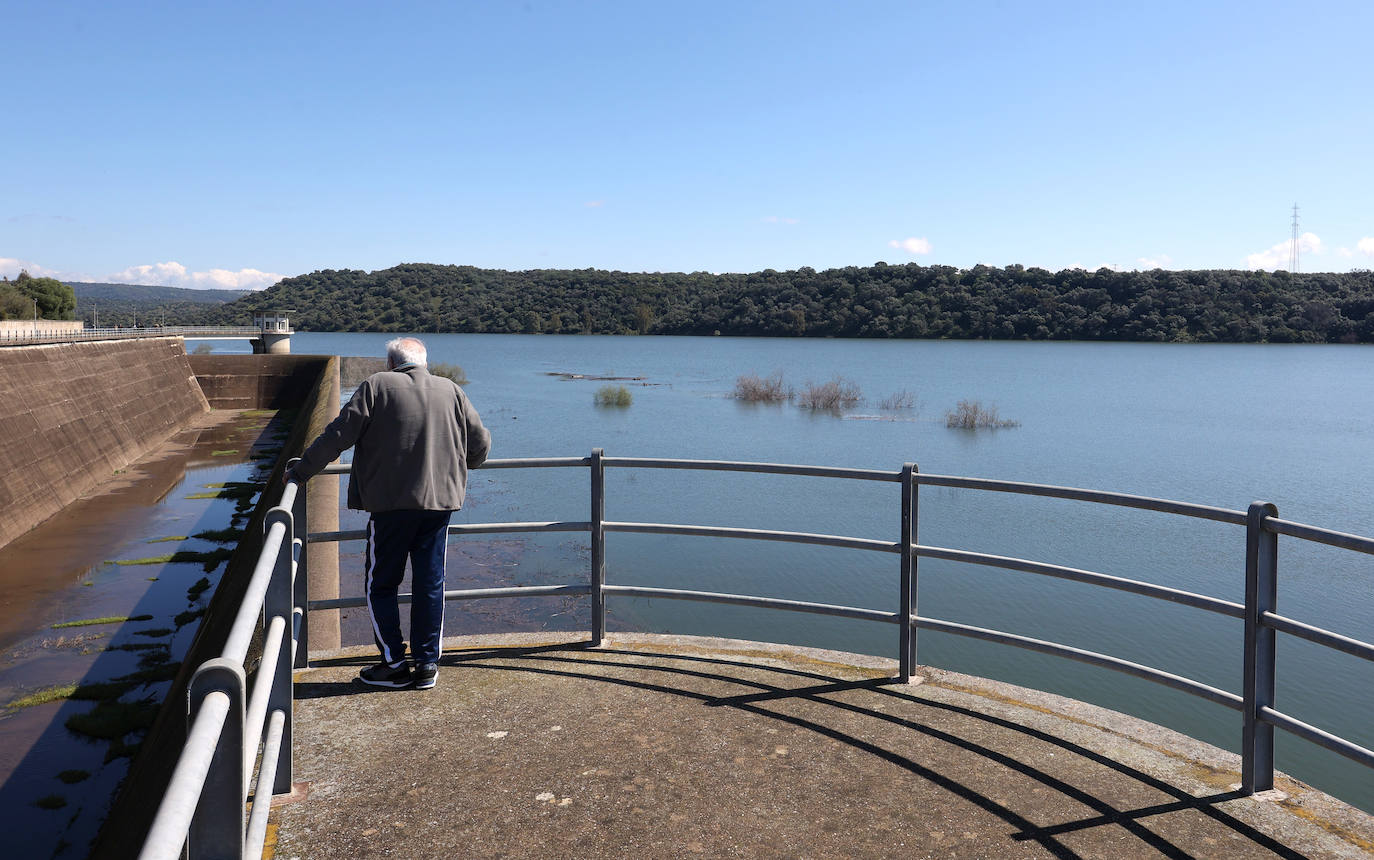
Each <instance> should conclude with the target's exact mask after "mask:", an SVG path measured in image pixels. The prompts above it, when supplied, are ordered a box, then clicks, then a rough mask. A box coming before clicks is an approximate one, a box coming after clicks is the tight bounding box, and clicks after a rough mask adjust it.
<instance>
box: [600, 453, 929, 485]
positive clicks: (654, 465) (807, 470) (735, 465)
mask: <svg viewBox="0 0 1374 860" xmlns="http://www.w3.org/2000/svg"><path fill="white" fill-rule="evenodd" d="M601 462H602V464H603V465H605V466H606V467H608V468H609V467H612V466H614V467H616V468H621V469H695V470H699V471H703V472H756V473H763V474H769V475H798V476H801V477H807V478H847V479H849V480H855V481H887V482H899V481H901V480H902V473H901V472H900V471H896V472H887V471H882V470H880V469H847V468H838V467H833V466H801V465H794V464H791V463H747V462H738V461H734V460H672V459H661V458H656V457H604V458H602V460H601Z"/></svg>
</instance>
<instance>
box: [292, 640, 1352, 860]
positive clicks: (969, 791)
mask: <svg viewBox="0 0 1374 860" xmlns="http://www.w3.org/2000/svg"><path fill="white" fill-rule="evenodd" d="M450 642H451V645H452V646H453V647H454V648H455V649H458V650H453V651H447V652H446V656H445V658H444V662H443V666H442V668H441V670H440V677H439V685H438V687H437V688H436V689H434V690H430V691H413V690H405V691H399V692H395V691H379V690H374V689H371V688H364V687H363V686H361V685H359V684H357V683H356V682H354V681H353V680H352V679H353V678H354V676H355V675H356V674H357V672H358V670H359V669H360V668H362V667H363V666H365V665H368V664H369V663H370V662H372V661H373V659H375V658H374V657H373V656H372V655H373V653H374V652H373V650H372V649H371V648H367V649H351V650H348V651H343V652H336V653H334V654H330V655H318V654H317V655H315V658H316V659H315V661H314V666H315V668H312V669H309V670H305V671H301V672H299V673H298V674H297V678H298V681H299V683H298V686H297V696H298V699H297V702H296V759H295V766H296V779H297V781H298V783H299V785H298V789H297V792H296V793H295V795H294V797H293V798H290V799H287V800H286V802H282V803H280V805H279V806H278V808H277V809H276V811H275V812H274V819H273V830H272V833H271V834H269V848H270V849H273V848H274V850H275V855H276V856H277V857H279V858H335V857H338V858H351V857H400V858H421V857H446V858H447V857H541V858H565V857H566V858H587V857H626V858H629V857H635V858H639V857H655V858H656V857H696V856H701V857H769V858H771V857H902V858H918V857H994V858H999V860H1001V858H1015V857H1084V858H1098V857H1112V858H1115V857H1157V856H1165V857H1206V858H1221V857H1285V858H1297V857H1364V858H1367V857H1374V817H1371V816H1368V815H1365V814H1364V813H1361V812H1359V811H1358V810H1355V809H1352V808H1351V807H1349V806H1346V805H1344V804H1342V803H1340V802H1338V801H1335V800H1333V799H1331V798H1329V797H1327V796H1326V795H1323V794H1321V793H1319V792H1316V791H1314V790H1313V789H1311V788H1309V787H1308V786H1306V785H1303V784H1302V783H1298V782H1296V781H1294V780H1290V779H1287V778H1284V779H1282V780H1281V782H1280V786H1279V788H1280V789H1281V792H1282V794H1281V795H1278V796H1275V797H1271V798H1268V799H1255V798H1245V797H1240V796H1238V795H1237V794H1236V793H1234V791H1232V789H1231V786H1232V785H1233V784H1236V783H1238V782H1239V779H1240V777H1239V767H1240V762H1239V759H1238V758H1237V757H1236V756H1234V755H1231V754H1229V753H1226V752H1223V751H1221V750H1218V749H1216V748H1215V747H1211V746H1208V745H1206V744H1202V743H1200V742H1197V741H1194V740H1191V739H1189V738H1186V737H1183V736H1181V735H1179V734H1176V733H1174V732H1171V731H1168V730H1166V729H1162V728H1160V727H1158V726H1154V725H1151V724H1148V723H1143V722H1140V721H1138V720H1134V719H1131V718H1128V717H1125V716H1122V715H1121V714H1117V713H1115V712H1112V711H1107V710H1104V709H1101V708H1097V707H1093V706H1091V705H1085V704H1083V703H1081V702H1074V701H1070V700H1066V699H1061V698H1058V697H1055V696H1050V695H1047V694H1044V693H1038V692H1035V691H1031V690H1026V689H1023V688H1019V687H1013V686H1010V685H1006V684H999V683H995V682H990V681H984V680H980V679H976V678H970V677H968V676H963V675H957V674H954V673H950V672H943V671H939V670H933V669H922V671H921V676H922V683H919V684H913V685H897V684H892V683H890V682H886V681H885V679H886V678H887V677H889V676H890V675H891V674H893V673H894V672H895V664H894V663H892V662H891V661H884V660H879V659H876V658H866V657H861V656H856V655H852V654H837V653H834V652H824V651H815V650H809V649H800V648H792V647H780V646H771V645H762V644H758V643H752V642H740V641H733V640H719V639H700V638H689V637H675V636H648V635H623V634H617V635H613V636H611V637H609V638H608V639H607V641H606V643H605V644H604V645H603V647H601V648H599V649H586V648H584V647H579V646H578V645H577V644H576V643H575V642H569V641H567V640H563V641H559V640H558V639H556V638H555V637H553V636H551V635H534V634H522V635H513V636H503V637H473V638H456V639H453V640H450ZM273 843H275V844H274V845H273Z"/></svg>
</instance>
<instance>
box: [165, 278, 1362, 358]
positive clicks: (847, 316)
mask: <svg viewBox="0 0 1374 860" xmlns="http://www.w3.org/2000/svg"><path fill="white" fill-rule="evenodd" d="M276 309H291V310H292V311H293V313H292V314H291V317H292V322H293V325H294V326H295V327H296V328H298V329H301V330H307V331H385V332H391V331H396V332H400V331H418V332H424V331H445V332H449V331H451V332H525V333H531V334H533V333H562V334H579V333H583V334H635V333H639V334H669V335H710V334H722V335H763V336H778V337H784V336H796V335H806V336H809V337H882V338H886V337H903V338H907V337H910V338H965V339H972V338H990V339H991V338H995V339H1031V340H1051V339H1053V340H1131V341H1181V342H1214V341H1215V342H1270V343H1374V273H1371V272H1369V271H1356V272H1350V273H1346V274H1333V273H1313V274H1290V273H1288V272H1282V271H1280V272H1255V271H1236V270H1205V271H1164V270H1159V269H1156V270H1153V271H1148V272H1116V271H1113V270H1110V269H1099V270H1097V271H1096V272H1087V271H1084V270H1082V269H1065V270H1063V271H1060V272H1049V271H1047V270H1045V269H1039V268H1030V269H1027V268H1024V267H1022V266H1007V267H1005V268H992V267H989V266H975V267H973V268H971V269H956V268H953V267H951V266H920V265H916V264H910V265H895V266H889V265H887V264H886V263H877V264H875V265H873V266H870V267H863V268H859V267H852V266H851V267H848V268H843V269H827V270H824V271H819V272H818V271H815V270H813V269H810V268H801V269H797V270H795V271H787V272H778V271H774V270H772V269H768V270H765V271H762V272H754V273H752V274H720V275H714V274H710V273H707V272H693V273H690V274H685V273H658V274H654V273H627V272H614V271H603V270H597V269H578V270H551V269H536V270H531V271H520V272H511V271H503V270H495V269H478V268H474V267H472V266H441V265H432V264H405V265H400V266H395V267H393V268H390V269H384V270H380V271H376V272H364V271H355V270H341V271H334V270H326V271H319V272H313V273H311V274H308V275H301V276H299V277H294V278H287V279H285V280H283V281H281V282H280V283H278V284H276V285H274V286H272V287H270V288H269V289H267V290H264V291H262V292H257V293H251V294H249V295H247V296H245V297H244V298H242V299H239V300H238V301H235V302H232V303H229V304H225V305H218V306H213V307H206V308H202V309H200V310H199V311H198V313H197V314H196V319H194V320H191V319H187V320H185V321H187V322H191V321H194V322H216V323H219V322H224V323H237V324H243V323H245V322H247V321H249V320H251V318H252V314H253V312H254V311H258V310H276ZM169 321H170V319H169Z"/></svg>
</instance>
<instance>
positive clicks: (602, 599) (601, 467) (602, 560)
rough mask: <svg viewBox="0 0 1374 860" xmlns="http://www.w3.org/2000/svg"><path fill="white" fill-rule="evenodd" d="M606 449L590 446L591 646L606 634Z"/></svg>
mask: <svg viewBox="0 0 1374 860" xmlns="http://www.w3.org/2000/svg"><path fill="white" fill-rule="evenodd" d="M604 456H605V452H604V451H603V450H602V449H600V448H593V449H592V461H591V470H592V475H591V477H592V516H591V522H592V537H591V544H592V572H591V580H592V581H591V586H592V645H593V647H595V646H599V645H600V644H601V640H602V638H603V637H604V636H605V635H606V593H605V592H604V591H603V590H602V588H603V586H605V584H606V527H605V521H606V466H605V464H604V463H603V462H602V458H603V457H604Z"/></svg>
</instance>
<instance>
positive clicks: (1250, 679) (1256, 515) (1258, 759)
mask: <svg viewBox="0 0 1374 860" xmlns="http://www.w3.org/2000/svg"><path fill="white" fill-rule="evenodd" d="M1277 515H1278V508H1276V507H1274V505H1271V504H1269V503H1267V502H1255V503H1254V504H1252V505H1251V506H1250V510H1249V512H1248V513H1247V515H1246V524H1245V678H1244V689H1243V690H1242V691H1241V695H1242V698H1243V699H1244V707H1243V711H1242V713H1243V715H1244V719H1245V725H1244V730H1243V732H1242V735H1241V750H1240V755H1241V771H1240V785H1241V791H1243V792H1244V793H1246V794H1254V793H1255V792H1258V791H1268V790H1269V789H1271V788H1273V787H1274V727H1273V726H1272V725H1270V724H1269V723H1266V722H1263V721H1261V720H1260V715H1259V712H1260V709H1261V708H1270V707H1273V705H1274V658H1275V654H1274V639H1275V631H1274V628H1272V627H1268V626H1266V625H1264V624H1263V623H1261V621H1260V614H1261V613H1263V612H1274V611H1276V608H1275V607H1276V603H1277V597H1278V543H1279V536H1278V534H1277V533H1275V532H1271V531H1268V530H1267V529H1265V527H1264V521H1265V519H1266V518H1268V517H1273V516H1277Z"/></svg>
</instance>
